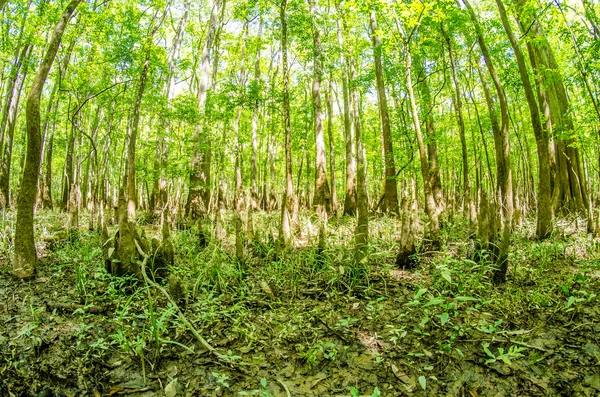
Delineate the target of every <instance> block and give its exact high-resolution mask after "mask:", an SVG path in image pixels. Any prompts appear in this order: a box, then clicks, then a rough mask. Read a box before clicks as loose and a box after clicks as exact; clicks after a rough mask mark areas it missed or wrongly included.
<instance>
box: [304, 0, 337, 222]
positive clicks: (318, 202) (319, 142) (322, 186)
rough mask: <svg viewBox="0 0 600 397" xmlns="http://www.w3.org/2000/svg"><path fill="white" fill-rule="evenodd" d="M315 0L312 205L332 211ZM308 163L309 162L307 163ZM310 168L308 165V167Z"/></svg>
mask: <svg viewBox="0 0 600 397" xmlns="http://www.w3.org/2000/svg"><path fill="white" fill-rule="evenodd" d="M313 3H314V0H308V4H309V8H310V14H311V21H312V36H313V46H314V48H313V70H314V71H313V82H312V100H313V120H314V132H315V192H314V199H313V203H312V205H313V206H314V207H317V210H318V212H322V211H320V210H319V209H318V207H319V206H323V207H324V208H325V211H326V212H331V191H330V189H329V183H328V182H327V160H326V159H327V155H326V150H325V134H324V132H323V105H322V102H321V83H322V81H323V46H322V44H321V35H320V33H319V28H318V26H317V18H316V15H315V11H314V4H313ZM307 165H308V163H307ZM307 169H308V167H307Z"/></svg>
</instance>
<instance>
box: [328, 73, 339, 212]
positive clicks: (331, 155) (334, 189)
mask: <svg viewBox="0 0 600 397" xmlns="http://www.w3.org/2000/svg"><path fill="white" fill-rule="evenodd" d="M325 103H326V105H327V137H328V138H329V174H330V175H331V212H332V213H333V214H334V215H335V214H336V213H337V210H338V204H337V187H336V184H337V183H336V178H335V142H334V139H333V100H332V98H331V77H330V79H329V86H328V87H327V91H326V92H325Z"/></svg>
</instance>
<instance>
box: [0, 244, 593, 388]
mask: <svg viewBox="0 0 600 397" xmlns="http://www.w3.org/2000/svg"><path fill="white" fill-rule="evenodd" d="M184 233H185V232H184ZM184 237H185V236H184ZM184 237H182V238H181V241H180V242H179V243H176V247H177V248H178V251H179V254H178V255H180V256H179V257H178V259H177V261H178V262H179V263H180V277H181V280H182V285H183V287H184V293H183V294H182V295H181V297H179V299H180V300H179V302H180V305H181V306H182V310H183V313H184V315H185V317H186V318H187V319H188V320H189V321H190V322H191V323H192V326H193V327H194V328H195V329H196V330H197V331H198V332H199V333H200V334H201V335H202V336H203V337H204V338H206V339H207V340H208V342H209V343H210V344H211V345H212V346H214V347H215V348H216V349H217V351H218V354H219V355H213V354H210V353H209V352H208V351H206V349H204V348H202V346H201V344H200V343H199V342H198V340H197V338H195V337H194V335H193V334H192V332H190V331H189V329H187V328H186V327H185V325H184V323H183V322H182V320H181V319H179V318H178V317H177V315H176V313H175V312H176V311H175V309H174V308H173V307H172V305H170V304H169V303H167V300H166V299H165V298H164V297H163V296H162V295H161V294H160V293H159V292H158V291H156V290H155V289H153V288H151V287H150V288H146V287H145V286H144V285H143V284H141V283H140V284H138V285H134V283H133V282H132V281H131V280H126V279H125V280H124V279H122V278H116V277H112V276H110V275H108V274H107V273H106V272H105V271H104V270H103V266H102V251H101V250H100V249H99V242H98V240H99V239H98V237H97V236H95V235H94V234H93V233H89V232H82V233H81V236H80V237H79V238H78V239H77V240H76V241H60V242H58V243H56V244H53V245H54V246H52V247H45V246H40V252H42V253H43V257H42V259H41V262H40V265H39V271H38V273H37V275H36V277H35V278H34V279H33V280H30V281H27V282H23V281H19V280H16V279H14V278H13V277H12V276H11V274H10V271H9V270H10V267H9V266H10V265H9V260H8V258H9V251H7V250H4V252H3V253H2V254H0V396H44V397H48V396H94V397H96V396H120V395H127V396H148V397H149V396H163V395H167V396H175V395H181V396H240V395H257V396H377V395H381V396H404V395H406V396H412V395H414V396H438V395H444V396H470V397H475V396H599V395H600V341H599V338H600V308H599V307H598V298H597V296H596V295H597V294H598V293H599V290H600V289H599V286H600V261H598V252H597V245H596V244H597V243H596V242H594V241H595V240H594V239H592V238H591V237H589V236H586V235H585V233H583V232H577V233H574V234H572V235H570V236H567V237H564V236H563V237H560V236H559V237H558V238H557V239H556V240H555V241H552V242H544V243H537V242H533V241H531V240H530V239H528V238H527V236H523V238H521V239H520V240H518V241H516V242H515V244H514V246H513V251H512V254H511V263H513V264H515V266H511V268H510V271H509V278H508V283H507V284H506V285H504V286H501V287H492V285H491V284H490V281H489V280H490V278H491V277H490V271H489V268H486V267H485V266H483V265H481V264H478V263H475V262H472V261H471V260H470V259H468V257H469V255H468V254H469V249H470V248H469V247H470V246H469V242H468V241H467V239H466V238H465V241H467V242H465V243H452V242H446V244H445V246H444V247H443V248H442V250H441V251H439V252H434V253H423V254H422V255H421V256H420V257H419V259H420V261H419V266H418V267H417V269H415V270H414V271H410V272H408V271H404V270H402V269H398V268H396V267H394V265H393V255H392V254H390V255H386V254H381V253H380V254H378V253H377V251H375V254H374V255H373V257H372V258H371V261H370V263H368V264H367V265H365V268H364V269H363V273H362V276H361V277H362V278H361V281H360V282H358V283H356V285H354V286H349V285H348V282H346V281H344V280H348V278H345V277H346V273H347V272H352V271H356V270H355V269H351V268H350V267H348V266H345V265H344V263H345V262H344V261H345V260H346V257H345V256H344V254H343V249H340V250H334V251H332V252H330V253H327V254H326V255H328V256H327V262H326V264H325V265H324V266H325V267H326V268H322V267H321V268H318V267H317V268H315V266H314V263H312V264H311V263H309V262H310V261H309V260H308V259H307V258H309V257H310V255H312V254H310V252H308V251H307V252H303V251H302V250H299V251H298V252H295V253H293V254H290V256H289V257H287V259H285V260H287V261H288V262H289V263H291V265H290V266H291V267H289V266H288V267H284V265H283V264H282V263H283V262H284V259H282V258H281V257H276V256H273V255H263V256H262V257H260V258H258V257H257V258H255V259H253V260H250V261H248V263H247V264H246V266H245V269H244V272H243V273H241V275H240V276H239V279H236V280H232V277H235V274H236V273H235V272H234V270H231V269H229V270H226V269H225V265H223V266H224V267H222V268H217V269H216V270H215V269H212V270H211V271H212V272H213V273H210V274H212V276H207V274H209V273H207V272H203V271H202V270H198V269H197V268H196V267H194V266H193V265H190V264H191V263H195V262H197V261H199V260H205V259H206V256H204V257H203V256H194V255H193V252H194V249H193V248H190V247H189V245H186V244H187V243H186V240H185V238H184ZM186 247H187V248H186ZM198 255H199V254H198ZM206 255H207V256H210V255H212V258H213V259H214V256H215V255H222V256H221V257H220V259H219V258H217V259H216V260H213V262H210V263H212V265H210V266H214V265H215V263H220V261H222V262H226V260H227V258H229V257H228V256H227V255H226V254H223V252H222V251H219V250H217V249H216V248H215V250H214V252H212V253H207V254H206ZM184 256H185V257H184ZM206 263H209V262H206ZM186 266H187V267H186ZM190 266H191V267H190ZM206 266H209V265H206ZM289 269H295V270H293V272H295V273H289V271H290V270H289ZM215 272H216V274H214V273H215ZM219 272H220V273H219ZM286 272H287V273H286ZM294 274H295V276H294ZM232 275H233V276H232ZM294 277H296V279H295V280H293V281H290V278H294ZM206 278H209V279H210V282H209V283H207V282H206Z"/></svg>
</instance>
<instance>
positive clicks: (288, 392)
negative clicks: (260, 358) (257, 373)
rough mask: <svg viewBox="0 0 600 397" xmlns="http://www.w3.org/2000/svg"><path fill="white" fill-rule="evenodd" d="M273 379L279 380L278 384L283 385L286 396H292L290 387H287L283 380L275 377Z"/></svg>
mask: <svg viewBox="0 0 600 397" xmlns="http://www.w3.org/2000/svg"><path fill="white" fill-rule="evenodd" d="M275 380H276V381H277V382H279V384H280V385H281V386H283V389H284V390H285V394H287V397H292V394H291V393H290V389H288V387H287V386H286V385H285V383H283V381H282V380H281V379H279V378H275Z"/></svg>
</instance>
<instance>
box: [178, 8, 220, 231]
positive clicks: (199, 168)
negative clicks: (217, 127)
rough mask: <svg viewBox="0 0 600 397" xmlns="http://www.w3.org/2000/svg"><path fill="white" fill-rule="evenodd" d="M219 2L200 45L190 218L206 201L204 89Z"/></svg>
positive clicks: (208, 147) (201, 213) (208, 157)
mask: <svg viewBox="0 0 600 397" xmlns="http://www.w3.org/2000/svg"><path fill="white" fill-rule="evenodd" d="M221 6H222V1H221V0H214V2H213V6H212V13H211V16H210V22H209V26H208V32H207V34H206V41H205V42H204V48H203V49H202V61H201V70H200V82H199V84H198V93H197V103H198V110H199V111H200V114H201V115H202V116H203V117H202V121H200V123H199V124H198V126H197V127H196V129H195V131H194V142H195V147H194V157H193V160H192V169H191V172H190V192H189V195H188V200H187V204H186V214H187V216H189V217H190V219H193V220H195V219H198V218H200V217H202V216H204V215H206V213H207V212H208V208H209V201H210V184H211V181H210V162H211V144H210V138H209V136H208V133H207V131H206V128H205V126H204V125H203V123H206V120H205V119H206V93H207V91H208V84H209V77H210V63H211V53H212V47H213V41H214V38H215V32H216V29H217V23H218V21H217V19H218V16H219V10H220V9H221Z"/></svg>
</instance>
